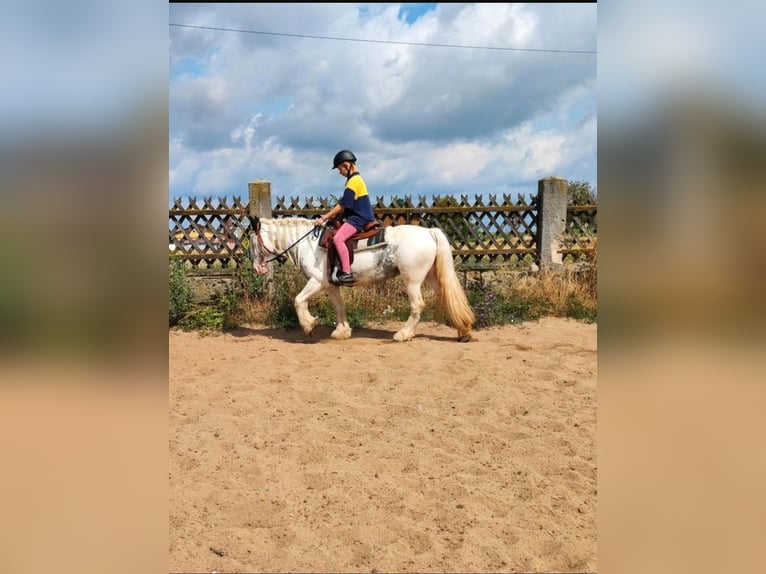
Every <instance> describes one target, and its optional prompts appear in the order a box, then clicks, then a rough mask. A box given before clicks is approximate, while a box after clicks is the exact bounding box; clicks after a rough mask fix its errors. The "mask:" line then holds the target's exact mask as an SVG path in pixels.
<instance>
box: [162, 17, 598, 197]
mask: <svg viewBox="0 0 766 574" xmlns="http://www.w3.org/2000/svg"><path fill="white" fill-rule="evenodd" d="M353 6H354V5H341V4H311V5H300V6H299V7H296V6H295V5H284V4H279V5H274V4H259V5H258V7H257V8H255V6H254V5H240V4H232V5H225V4H224V5H214V4H208V5H206V4H201V5H196V4H195V5H171V11H170V21H171V22H177V23H189V22H191V23H193V24H195V25H202V26H215V27H223V28H236V29H249V30H253V31H262V32H282V33H288V34H303V35H304V36H307V35H311V36H325V37H336V38H340V37H345V38H367V39H370V40H387V41H392V42H409V43H430V44H450V45H454V44H460V45H471V46H495V47H515V48H526V47H533V48H538V49H539V48H550V49H568V48H572V49H577V50H582V49H590V50H595V46H596V7H595V5H575V6H570V5H566V4H561V5H537V4H508V3H502V4H439V5H437V6H436V8H435V9H434V10H431V11H429V12H428V13H426V14H424V15H423V16H422V17H420V18H419V19H417V20H416V21H414V22H413V23H412V24H408V23H406V22H405V21H404V20H400V19H399V11H400V5H399V4H376V5H357V6H364V7H365V9H364V10H355V9H353ZM564 31H565V32H566V33H562V32H564ZM171 36H172V39H173V41H172V43H171V56H170V57H171V62H179V63H180V62H185V63H184V64H183V65H184V66H187V68H189V69H193V70H194V74H191V75H187V76H178V77H175V76H173V74H172V72H171V86H170V92H171V99H170V105H171V126H170V132H171V138H174V141H177V142H179V144H178V145H176V146H172V147H171V166H172V169H171V190H172V192H174V193H175V194H176V195H179V194H182V193H183V190H182V189H181V188H182V186H188V187H187V189H190V190H192V189H193V190H205V191H204V192H205V193H208V194H210V193H217V194H222V195H223V194H234V193H242V192H241V190H243V189H244V190H246V187H247V181H249V180H252V179H257V178H262V179H267V180H270V181H272V189H273V190H274V192H275V194H277V195H286V194H292V193H298V194H303V195H313V196H322V195H327V194H328V193H333V194H334V193H337V192H338V187H340V186H342V180H341V179H340V178H338V177H337V174H336V173H334V172H331V170H330V163H331V159H332V156H333V155H334V154H335V152H336V151H337V150H339V149H343V148H348V149H352V150H354V151H355V153H356V154H357V156H358V157H359V158H360V169H361V170H362V171H363V173H364V175H365V178H366V180H367V182H368V185H369V187H370V188H371V192H372V193H373V194H374V193H375V192H376V190H380V192H381V193H389V192H390V191H392V190H395V189H399V188H400V186H402V185H406V186H407V187H408V189H411V190H413V191H412V192H411V193H417V194H421V193H422V194H427V193H430V192H433V193H440V194H444V193H449V192H451V191H453V190H454V189H456V188H457V187H458V186H466V185H474V184H478V185H480V186H481V188H482V189H485V190H487V192H491V191H492V190H493V189H497V190H498V191H499V190H500V189H507V188H508V187H509V186H511V187H513V186H520V185H527V186H529V185H530V182H531V180H533V179H534V178H535V177H544V176H547V175H554V174H553V173H549V172H551V171H557V172H559V173H579V174H582V177H581V178H582V179H590V180H591V181H592V182H593V183H594V185H595V176H596V171H595V163H596V162H595V119H594V120H593V121H590V120H589V118H590V117H594V116H595V94H594V92H595V78H596V58H595V56H594V55H592V54H591V55H583V54H543V53H535V52H517V51H498V50H481V49H459V48H449V47H428V46H417V45H411V44H402V43H398V44H381V43H376V42H352V41H340V40H327V39H318V38H307V37H284V36H274V35H268V34H241V33H233V32H215V31H210V30H202V31H199V30H193V29H186V28H173V27H171ZM195 59H198V61H199V64H198V65H194V64H193V63H192V62H194V61H195ZM180 69H181V64H179V70H180ZM180 158H187V161H186V162H184V161H182V159H180ZM190 158H193V159H190ZM192 166H196V167H192ZM585 166H589V167H585ZM533 187H534V186H533ZM535 189H536V188H534V189H530V191H531V192H534V191H535ZM197 193H202V191H197Z"/></svg>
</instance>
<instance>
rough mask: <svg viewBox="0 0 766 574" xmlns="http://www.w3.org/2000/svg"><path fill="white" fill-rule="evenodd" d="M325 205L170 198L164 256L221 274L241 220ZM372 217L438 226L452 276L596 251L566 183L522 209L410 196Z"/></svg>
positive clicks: (507, 200) (586, 209)
mask: <svg viewBox="0 0 766 574" xmlns="http://www.w3.org/2000/svg"><path fill="white" fill-rule="evenodd" d="M331 207H332V205H331V204H330V202H329V200H328V199H325V198H319V199H317V200H314V198H311V197H310V198H307V199H304V200H303V201H301V200H300V199H298V198H291V199H290V200H289V202H287V201H286V200H285V198H284V197H277V198H276V201H273V200H272V197H271V185H270V183H269V182H268V181H263V180H259V181H256V182H252V183H250V186H249V194H248V199H247V201H243V200H242V199H241V197H234V198H233V199H231V200H229V199H227V198H223V197H221V198H216V199H213V197H203V198H202V201H201V203H200V202H199V201H198V200H197V199H196V198H194V197H192V198H188V199H187V200H186V202H184V201H182V200H181V199H180V198H176V199H174V202H173V205H172V206H171V207H170V209H169V231H168V238H169V239H168V244H169V255H170V257H172V258H181V259H183V260H185V261H186V262H187V266H188V268H189V269H190V270H191V272H195V273H199V274H206V273H227V272H231V270H233V269H234V268H236V265H237V264H238V262H239V261H241V260H242V258H243V257H245V256H246V251H245V249H244V248H243V247H242V240H243V239H245V238H246V237H247V236H248V234H249V230H250V223H249V220H248V218H247V216H248V215H258V216H259V217H274V218H281V217H307V218H314V217H318V216H319V215H321V214H324V213H326V212H327V211H328V210H329V209H330V208H331ZM373 211H374V212H375V216H376V217H377V218H378V219H379V220H381V221H382V222H383V224H384V225H386V226H389V225H404V224H411V225H421V226H425V227H438V228H440V229H442V230H443V231H444V232H445V234H446V235H447V237H448V238H449V241H450V244H451V246H452V253H453V256H454V258H455V265H456V267H457V268H458V269H459V270H472V269H496V268H498V267H512V268H522V269H523V268H531V267H532V266H538V267H541V266H561V265H566V264H569V263H575V262H581V261H589V260H592V259H593V257H594V255H595V252H596V239H597V224H596V221H597V215H598V208H597V206H596V205H567V181H566V180H563V179H561V178H546V179H542V180H540V181H539V182H538V193H537V195H535V196H534V197H533V198H532V199H531V200H530V201H529V202H528V203H527V201H526V200H525V199H524V198H523V197H522V196H521V195H519V196H518V197H517V199H516V201H513V200H512V198H511V197H510V196H509V195H505V194H504V195H503V196H502V197H501V198H499V199H498V197H497V196H496V195H493V194H490V195H489V198H488V200H487V201H486V203H485V201H484V199H483V197H482V196H474V198H473V200H471V199H469V197H468V196H467V195H461V196H460V197H459V198H455V197H453V196H444V197H441V196H434V197H433V198H430V199H428V198H426V197H424V196H421V197H419V198H418V199H417V201H415V200H413V198H412V197H411V196H406V197H404V198H396V197H395V198H392V199H391V200H390V201H389V202H388V203H386V202H384V200H383V199H382V198H378V199H377V200H376V201H375V202H374V203H373Z"/></svg>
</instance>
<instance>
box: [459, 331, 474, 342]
mask: <svg viewBox="0 0 766 574" xmlns="http://www.w3.org/2000/svg"><path fill="white" fill-rule="evenodd" d="M471 339H472V337H471V333H466V334H465V335H460V336H459V337H458V338H457V340H458V342H459V343H467V342H468V341H470V340H471Z"/></svg>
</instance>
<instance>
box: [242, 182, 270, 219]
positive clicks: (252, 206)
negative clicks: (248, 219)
mask: <svg viewBox="0 0 766 574" xmlns="http://www.w3.org/2000/svg"><path fill="white" fill-rule="evenodd" d="M247 192H248V196H249V204H248V206H249V211H248V214H249V215H254V216H256V217H265V218H271V215H272V214H271V182H270V181H266V180H265V179H256V180H255V181H251V182H250V183H248V184H247Z"/></svg>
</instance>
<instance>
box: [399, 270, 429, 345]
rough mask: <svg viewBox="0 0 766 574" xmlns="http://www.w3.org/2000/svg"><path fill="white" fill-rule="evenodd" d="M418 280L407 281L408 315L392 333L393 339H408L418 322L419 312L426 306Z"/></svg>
mask: <svg viewBox="0 0 766 574" xmlns="http://www.w3.org/2000/svg"><path fill="white" fill-rule="evenodd" d="M420 286H421V282H420V281H415V282H413V281H409V282H407V285H406V289H407V296H408V297H409V298H410V316H409V317H408V318H407V322H406V323H405V324H404V326H403V327H402V328H401V329H399V330H398V331H397V332H396V333H395V334H394V341H399V342H403V341H409V340H411V339H412V338H413V337H414V336H415V327H416V326H417V324H418V323H419V322H420V314H421V313H422V312H423V308H424V307H425V306H426V303H425V301H424V300H423V293H422V291H421V289H420Z"/></svg>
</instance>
